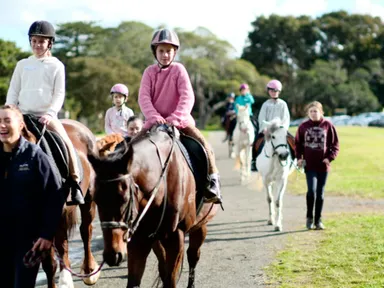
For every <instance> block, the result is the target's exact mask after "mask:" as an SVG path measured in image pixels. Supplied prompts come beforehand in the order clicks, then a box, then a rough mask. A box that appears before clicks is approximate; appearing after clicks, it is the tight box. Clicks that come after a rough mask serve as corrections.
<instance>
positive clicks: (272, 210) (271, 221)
mask: <svg viewBox="0 0 384 288" xmlns="http://www.w3.org/2000/svg"><path fill="white" fill-rule="evenodd" d="M264 187H265V190H266V192H267V202H268V206H269V220H268V225H275V203H273V193H272V186H271V184H270V183H268V184H264Z"/></svg>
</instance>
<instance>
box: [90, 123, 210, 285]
mask: <svg viewBox="0 0 384 288" xmlns="http://www.w3.org/2000/svg"><path fill="white" fill-rule="evenodd" d="M154 128H155V129H154ZM154 128H153V129H151V132H150V133H147V134H146V135H144V136H142V137H138V138H135V139H134V140H132V141H131V143H130V145H129V146H128V147H127V149H126V150H125V151H117V152H116V153H112V154H109V155H108V156H106V157H105V158H99V157H96V156H94V155H88V158H89V160H90V162H91V163H92V166H93V168H94V169H95V172H96V179H95V194H94V200H95V202H96V204H97V207H98V211H99V217H100V221H101V226H102V229H103V237H104V251H103V257H104V260H105V261H106V263H107V264H108V265H109V266H117V265H119V264H121V262H122V261H123V260H124V259H125V258H126V257H127V256H128V286H127V287H140V283H141V279H142V276H143V273H144V269H145V263H146V259H147V257H148V255H149V253H150V251H151V249H153V251H154V252H155V254H156V256H157V258H158V261H159V265H158V268H159V275H160V278H161V281H162V283H163V285H164V287H167V288H173V287H176V283H177V280H178V276H179V272H180V269H181V265H182V262H183V255H184V240H185V235H186V234H187V233H189V247H188V250H187V256H188V263H189V282H188V287H189V288H192V287H195V286H194V282H195V267H196V265H197V262H198V260H199V258H200V248H201V246H202V244H203V242H204V240H205V237H206V234H207V226H206V225H207V223H208V221H210V220H211V219H212V218H213V217H214V215H215V214H216V212H217V205H214V204H203V205H202V207H201V209H197V208H196V203H195V199H196V197H197V196H196V183H195V180H194V175H193V174H192V172H191V170H190V169H189V166H188V164H187V162H186V160H185V158H184V156H183V155H182V152H181V150H180V148H179V146H178V145H177V144H176V143H175V141H174V139H175V138H174V137H175V136H173V134H172V133H168V132H167V131H162V129H161V127H157V128H156V127H154ZM197 210H199V213H198V215H196V212H197Z"/></svg>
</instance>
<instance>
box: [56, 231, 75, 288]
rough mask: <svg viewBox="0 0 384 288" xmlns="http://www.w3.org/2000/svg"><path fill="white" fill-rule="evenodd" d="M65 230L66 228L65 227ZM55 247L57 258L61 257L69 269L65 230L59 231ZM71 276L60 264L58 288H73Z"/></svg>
mask: <svg viewBox="0 0 384 288" xmlns="http://www.w3.org/2000/svg"><path fill="white" fill-rule="evenodd" d="M65 228H66V227H65ZM55 246H56V249H57V252H58V253H59V257H61V259H62V261H63V262H64V265H65V266H66V267H68V268H69V267H71V263H70V261H69V257H68V236H67V230H66V229H60V230H59V233H58V235H56V237H55ZM74 287H75V286H74V284H73V279H72V275H71V273H70V272H69V271H67V270H66V269H64V266H63V265H62V264H61V263H60V279H59V288H74Z"/></svg>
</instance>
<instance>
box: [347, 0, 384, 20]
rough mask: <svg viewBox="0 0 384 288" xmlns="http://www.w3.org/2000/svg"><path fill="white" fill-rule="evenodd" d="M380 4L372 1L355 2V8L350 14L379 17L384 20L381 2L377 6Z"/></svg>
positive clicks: (358, 0) (361, 0)
mask: <svg viewBox="0 0 384 288" xmlns="http://www.w3.org/2000/svg"><path fill="white" fill-rule="evenodd" d="M380 2H381V1H380ZM380 2H379V1H372V0H355V7H354V8H352V12H353V13H359V14H369V15H373V16H379V17H381V18H382V19H384V5H383V3H382V2H381V4H379V3H380Z"/></svg>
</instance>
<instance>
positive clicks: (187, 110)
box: [139, 29, 222, 204]
mask: <svg viewBox="0 0 384 288" xmlns="http://www.w3.org/2000/svg"><path fill="white" fill-rule="evenodd" d="M179 47H180V43H179V38H178V37H177V34H176V33H175V32H174V31H170V30H168V29H161V30H159V31H156V32H155V34H154V35H153V38H152V42H151V49H152V53H153V55H154V56H155V58H156V60H157V62H158V63H157V64H154V65H151V66H149V67H147V69H146V70H145V71H144V74H143V78H142V80H141V85H140V91H139V105H140V108H141V111H142V113H143V114H144V116H145V120H146V121H145V124H144V129H143V131H145V130H148V129H149V128H150V127H151V126H152V125H154V124H165V123H169V124H172V125H174V126H175V127H177V128H178V129H179V130H181V131H182V132H183V133H185V134H186V135H189V136H191V137H193V138H195V139H197V140H199V141H200V143H201V144H202V145H203V146H204V148H205V149H206V151H207V152H208V153H207V154H208V160H209V174H210V175H209V176H210V188H209V189H208V190H207V191H206V195H205V198H206V199H205V201H206V202H210V203H215V204H220V203H222V199H221V193H220V183H219V173H218V169H217V167H216V164H215V157H214V154H213V151H212V149H211V148H210V146H209V145H208V143H207V141H206V140H205V139H204V136H203V135H202V134H201V132H200V131H199V130H198V129H197V128H196V127H195V121H194V119H193V118H192V115H191V111H192V108H193V105H194V103H195V95H194V93H193V89H192V85H191V81H190V79H189V76H188V73H187V70H186V69H185V67H184V66H183V65H182V64H180V63H176V62H173V60H174V58H175V56H176V52H177V50H178V49H179ZM142 133H143V132H142Z"/></svg>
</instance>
